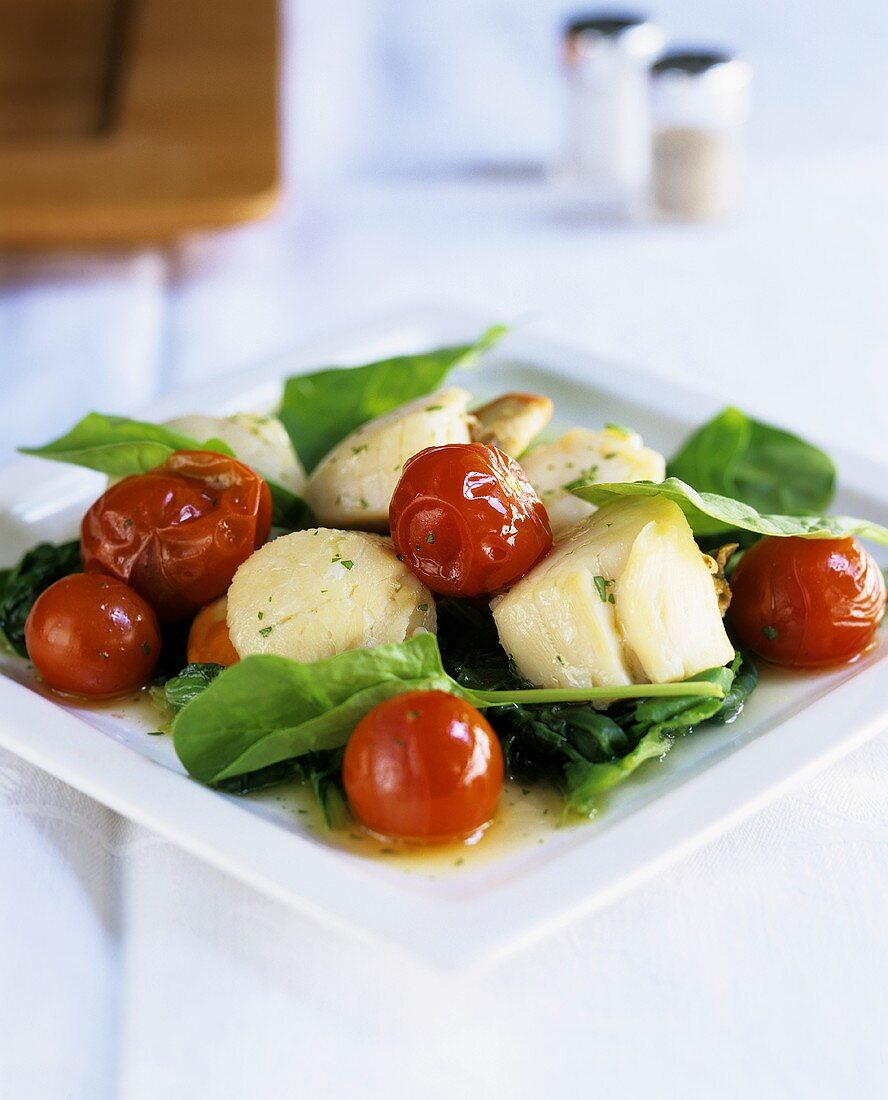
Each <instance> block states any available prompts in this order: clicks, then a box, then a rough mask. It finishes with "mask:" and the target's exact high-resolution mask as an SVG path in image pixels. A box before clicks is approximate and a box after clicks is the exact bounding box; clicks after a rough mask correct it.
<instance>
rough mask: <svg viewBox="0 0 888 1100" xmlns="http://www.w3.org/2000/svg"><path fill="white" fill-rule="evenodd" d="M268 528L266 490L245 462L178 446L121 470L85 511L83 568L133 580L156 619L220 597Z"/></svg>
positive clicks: (184, 613) (182, 614)
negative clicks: (133, 470) (128, 472)
mask: <svg viewBox="0 0 888 1100" xmlns="http://www.w3.org/2000/svg"><path fill="white" fill-rule="evenodd" d="M270 527H271V493H270V492H269V489H268V486H267V485H266V484H265V482H264V481H263V479H262V478H261V477H260V476H259V475H258V474H256V473H254V472H253V471H252V470H251V469H250V468H249V467H248V466H244V465H243V463H241V462H238V461H237V460H236V459H233V458H228V457H227V456H225V455H218V454H213V453H211V452H209V451H176V452H175V453H174V454H172V455H170V457H169V458H168V459H167V461H166V462H164V463H163V465H162V466H158V467H157V469H156V470H151V471H150V472H149V473H147V474H141V475H139V476H136V477H127V478H124V479H123V481H119V482H118V483H117V484H116V485H112V486H111V487H110V488H109V489H108V490H106V492H105V493H104V494H103V495H102V496H101V497H99V499H98V500H97V501H96V502H95V504H94V505H93V506H92V507H91V508H90V510H89V511H88V512H87V513H86V515H85V516H84V518H83V525H82V528H81V551H82V554H83V562H84V567H85V568H86V570H87V572H91V571H96V572H103V573H110V574H111V576H113V577H117V578H118V579H119V580H122V581H126V582H127V583H128V584H131V585H132V586H133V588H135V589H136V591H138V592H140V593H141V594H142V595H143V596H144V597H145V599H146V600H148V602H149V603H150V604H151V606H152V607H153V608H154V610H155V611H156V612H157V614H158V616H159V618H160V620H161V622H177V621H181V620H182V619H186V618H188V617H189V616H190V615H193V614H194V612H195V611H196V610H197V609H198V608H200V607H202V606H203V605H204V604H207V603H209V602H210V601H211V600H214V599H216V597H217V596H221V595H222V594H223V593H224V592H225V591H226V590H227V588H228V586H229V584H230V583H231V578H232V577H233V576H234V574H235V571H236V570H237V568H238V566H239V565H241V564H242V563H243V562H244V561H246V559H247V558H248V557H249V556H250V555H251V554H252V553H253V551H254V550H255V549H256V548H257V547H258V546H261V545H262V543H263V542H265V540H266V538H267V537H268V531H269V528H270Z"/></svg>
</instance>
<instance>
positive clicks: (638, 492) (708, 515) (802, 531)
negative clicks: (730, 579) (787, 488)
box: [571, 477, 888, 546]
mask: <svg viewBox="0 0 888 1100" xmlns="http://www.w3.org/2000/svg"><path fill="white" fill-rule="evenodd" d="M571 492H573V493H575V494H576V495H577V496H578V497H580V498H581V499H582V500H587V501H589V503H590V504H597V505H599V506H602V505H605V504H610V503H611V501H614V500H620V499H621V498H623V497H656V496H663V497H666V499H667V500H671V501H674V502H675V503H676V504H677V505H678V506H679V507H680V508H681V510H682V511H683V512H684V514H685V515H686V516H687V517H688V522H689V523H690V525H691V527H692V528H693V530H694V534H695V535H704V536H706V535H718V534H723V533H725V532H728V531H732V530H735V529H737V528H739V529H740V530H741V531H752V532H754V533H755V534H758V535H778V536H788V535H800V536H802V537H803V538H815V539H837V538H846V537H848V536H850V535H859V536H861V537H862V538H867V539H872V540H873V542H878V543H881V544H882V545H883V546H888V528H885V527H881V526H880V525H879V524H878V523H871V522H869V521H868V520H865V519H855V518H854V517H853V516H781V515H762V514H760V513H759V512H757V511H756V509H755V508H752V507H751V506H750V505H748V504H744V503H742V502H741V501H739V500H733V499H731V498H730V497H724V496H718V495H717V494H715V493H698V492H697V490H696V489H692V488H691V486H690V485H686V484H685V483H684V482H683V481H679V479H678V478H676V477H670V478H667V479H666V480H665V481H663V482H660V483H659V484H657V483H655V482H652V481H632V482H615V483H611V484H601V485H593V484H591V483H587V484H585V485H578V486H575V487H574V488H572V489H571Z"/></svg>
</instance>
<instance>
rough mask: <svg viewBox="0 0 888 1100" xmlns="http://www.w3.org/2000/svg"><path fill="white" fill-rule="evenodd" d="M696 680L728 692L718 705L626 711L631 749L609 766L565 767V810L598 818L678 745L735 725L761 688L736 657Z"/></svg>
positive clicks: (660, 703) (695, 701) (688, 703)
mask: <svg viewBox="0 0 888 1100" xmlns="http://www.w3.org/2000/svg"><path fill="white" fill-rule="evenodd" d="M693 679H695V680H707V681H709V682H710V683H716V684H718V686H719V687H720V688H721V689H722V691H723V692H724V697H723V698H722V699H721V700H718V699H700V698H692V697H688V698H685V699H646V700H643V701H642V702H640V703H638V704H636V705H635V706H634V707H631V708H630V709H628V710H627V711H625V712H624V713H623V714H622V715H621V716H620V724H621V725H622V727H623V728H624V729H625V731H626V735H627V737H628V739H629V741H630V744H631V745H632V748H631V749H630V750H629V751H628V752H626V753H625V754H623V755H619V756H616V757H614V758H613V759H611V760H607V761H605V762H596V761H594V760H591V759H590V760H586V761H579V762H578V761H575V760H571V761H569V762H568V763H567V764H566V765H565V767H564V778H565V782H566V786H567V796H566V801H565V809H566V811H567V812H569V813H575V814H579V815H581V816H583V817H589V816H590V815H594V814H595V813H596V812H597V811H598V809H599V807H600V803H601V799H602V797H603V796H604V795H606V794H607V793H608V791H610V790H612V789H613V788H614V787H615V786H617V784H619V783H622V782H623V780H624V779H627V778H628V777H629V776H630V775H631V774H632V773H633V772H634V771H636V769H637V768H639V767H640V766H641V765H642V764H644V763H645V761H647V760H652V759H662V757H663V756H665V755H666V753H667V752H669V750H670V749H671V748H672V746H673V745H674V743H675V741H676V739H677V738H678V737H681V736H685V735H687V734H690V733H692V732H693V731H694V729H696V728H697V727H698V726H700V725H703V724H705V723H709V724H713V725H723V724H725V723H728V722H733V721H734V720H735V719H736V718H737V717H738V715H739V714H740V712H741V711H742V709H743V707H744V705H745V703H746V700H747V699H748V698H749V696H750V694H751V693H752V691H753V690H754V688H755V686H756V684H757V683H758V671H757V669H756V668H755V665H753V664H752V662H751V661H750V660H749V659H748V658H747V657H745V656H743V655H741V654H740V653H738V654H737V655H736V657H735V659H734V662H733V663H732V664H731V665H730V666H729V667H727V668H717V669H710V670H709V671H707V672H703V673H700V675H699V676H698V677H693Z"/></svg>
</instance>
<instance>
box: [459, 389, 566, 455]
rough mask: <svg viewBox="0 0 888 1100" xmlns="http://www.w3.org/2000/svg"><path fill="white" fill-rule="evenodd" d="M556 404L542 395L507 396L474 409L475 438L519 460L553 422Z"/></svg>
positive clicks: (473, 428)
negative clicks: (551, 421)
mask: <svg viewBox="0 0 888 1100" xmlns="http://www.w3.org/2000/svg"><path fill="white" fill-rule="evenodd" d="M552 410H553V405H552V401H551V399H550V398H548V397H543V396H542V395H541V394H538V393H506V394H503V396H502V397H497V398H496V399H495V400H494V401H488V403H487V404H486V405H482V406H481V407H480V408H479V409H473V410H472V416H473V417H474V423H473V425H472V439H473V440H475V442H476V443H486V444H488V445H489V446H491V447H498V448H499V449H500V450H501V451H505V452H506V454H507V455H511V457H512V458H518V457H519V456H520V455H522V454H523V453H524V452H525V451H526V450H527V448H528V447H529V446H530V445H531V443H533V441H534V440H535V439H536V437H537V436H538V435H539V434H540V432H541V431H542V430H543V429H544V428H545V427H546V425H547V424H548V423H549V421H550V420H551V419H552Z"/></svg>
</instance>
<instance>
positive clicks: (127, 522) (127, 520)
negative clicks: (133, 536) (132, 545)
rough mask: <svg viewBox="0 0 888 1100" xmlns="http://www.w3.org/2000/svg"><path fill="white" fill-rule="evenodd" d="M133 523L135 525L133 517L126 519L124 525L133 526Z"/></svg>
mask: <svg viewBox="0 0 888 1100" xmlns="http://www.w3.org/2000/svg"><path fill="white" fill-rule="evenodd" d="M132 525H133V521H132V520H131V519H125V520H124V521H123V526H124V527H132Z"/></svg>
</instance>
